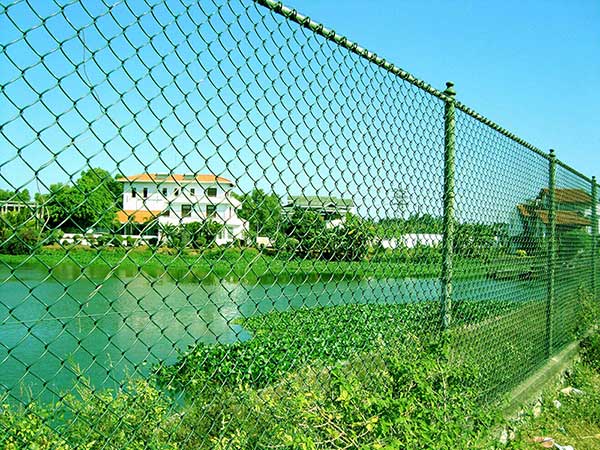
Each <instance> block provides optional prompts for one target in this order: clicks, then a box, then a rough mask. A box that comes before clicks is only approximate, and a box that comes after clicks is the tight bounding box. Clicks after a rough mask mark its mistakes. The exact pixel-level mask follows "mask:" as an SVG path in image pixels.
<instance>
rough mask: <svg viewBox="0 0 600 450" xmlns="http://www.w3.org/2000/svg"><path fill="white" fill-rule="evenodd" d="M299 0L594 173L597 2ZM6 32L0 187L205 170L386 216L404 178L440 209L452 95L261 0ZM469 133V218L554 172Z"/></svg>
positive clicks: (49, 18)
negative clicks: (442, 96) (100, 172)
mask: <svg viewBox="0 0 600 450" xmlns="http://www.w3.org/2000/svg"><path fill="white" fill-rule="evenodd" d="M288 4H289V5H290V6H292V7H297V8H298V9H299V10H300V12H302V13H304V14H306V15H309V16H311V17H312V18H313V19H315V20H318V21H321V22H323V23H324V24H325V25H326V26H328V27H331V28H334V29H335V30H336V31H338V32H339V33H340V34H343V35H346V36H347V37H348V38H349V39H351V40H353V41H356V42H358V43H359V44H361V45H362V46H364V47H366V48H368V49H369V50H371V51H373V52H376V53H377V54H379V55H380V56H383V57H385V58H386V59H388V60H389V61H391V62H393V63H395V64H396V65H398V66H400V67H402V68H403V69H405V70H407V71H409V72H411V73H413V74H414V75H415V76H417V77H419V78H421V79H423V80H424V81H426V82H428V83H430V84H432V85H433V86H436V87H438V88H440V89H443V87H444V83H445V81H446V80H449V79H450V80H453V81H454V82H455V83H456V88H457V90H458V99H459V100H460V101H461V102H463V103H465V104H467V105H468V106H470V107H472V108H474V109H476V110H477V111H479V112H480V113H482V114H484V115H486V116H488V117H489V118H490V119H492V120H494V121H496V122H498V123H499V124H500V125H502V126H504V127H505V128H508V129H509V130H511V131H512V132H514V133H516V134H518V135H519V136H521V137H522V138H524V139H525V140H527V141H529V142H531V143H532V144H534V145H536V146H538V147H540V148H542V149H548V148H550V147H554V148H555V149H556V150H557V152H558V155H559V157H560V158H561V159H562V160H563V161H565V162H567V163H569V164H572V165H573V166H574V167H576V168H577V169H579V170H581V171H582V172H584V173H586V174H589V175H592V174H594V173H596V172H598V168H600V162H598V159H597V157H595V156H594V155H595V153H596V152H597V151H598V149H600V127H599V126H598V124H600V120H599V114H600V113H599V112H598V111H599V110H600V109H599V108H598V106H597V105H599V104H600V101H599V100H600V90H599V89H598V86H600V83H599V81H600V79H599V77H600V75H599V73H600V57H599V55H600V27H598V26H594V25H595V24H596V25H597V24H598V23H600V12H599V11H600V9H599V8H600V6H598V5H597V4H594V3H592V2H588V3H585V2H579V3H576V4H575V3H573V5H566V4H563V5H561V4H559V3H553V2H543V3H542V2H539V3H533V2H529V3H528V2H521V3H516V2H515V3H510V2H502V3H501V4H500V3H498V4H497V5H496V6H494V5H491V4H490V2H485V4H484V3H483V2H478V3H475V2H473V3H457V2H453V3H452V5H450V2H439V3H438V2H392V1H390V2H388V3H387V4H386V2H377V3H376V4H375V3H371V2H359V1H345V2H343V8H342V7H340V6H339V5H340V3H339V2H317V1H303V2H297V4H294V2H291V3H288ZM365 5H367V6H365ZM375 5H376V6H375ZM450 6H451V7H450ZM0 41H1V42H2V44H3V46H4V47H3V51H2V52H0V85H1V86H2V88H3V89H2V91H0V149H1V152H2V153H0V188H6V187H8V188H22V187H28V188H29V189H30V190H32V191H37V190H40V191H45V190H46V189H47V188H48V186H49V185H50V184H52V183H56V182H66V181H69V180H70V179H71V180H73V179H75V178H77V176H78V173H79V172H80V171H81V170H85V169H86V168H88V167H89V166H93V167H102V168H105V169H107V170H109V171H110V172H111V173H113V174H114V173H117V172H121V173H125V174H134V173H139V172H144V171H147V172H161V173H163V172H169V171H172V172H175V173H177V172H179V173H181V172H184V173H198V172H199V173H204V172H212V173H215V174H218V175H223V176H227V177H229V178H232V179H234V180H235V181H236V182H237V183H238V186H239V188H240V190H242V191H248V190H250V189H252V188H254V187H260V188H263V189H265V190H268V191H271V190H272V191H274V192H276V193H278V194H279V195H281V196H284V197H285V196H286V195H287V194H293V195H298V194H302V193H304V194H306V195H314V194H321V195H325V194H329V195H335V196H342V197H351V198H353V199H354V200H355V202H356V203H357V205H358V207H359V212H362V213H364V214H368V215H371V216H375V217H376V216H379V217H382V216H387V215H389V214H397V213H398V212H397V211H393V207H392V205H393V204H394V203H397V202H395V200H394V193H395V192H398V191H399V190H400V191H402V192H403V196H404V200H403V203H404V204H405V205H406V206H405V209H406V211H405V213H429V214H440V212H441V199H442V195H441V193H442V189H443V183H442V181H443V180H442V167H443V160H442V154H443V103H442V102H440V101H439V100H438V99H436V98H435V97H432V96H430V95H429V94H426V93H424V92H423V91H420V90H419V89H417V88H415V87H414V86H412V85H410V84H409V83H407V82H405V81H403V80H400V79H399V78H398V77H394V76H393V75H391V74H389V73H387V72H385V71H384V70H382V69H380V68H378V67H376V66H374V65H373V64H369V63H368V62H366V61H365V60H363V59H361V58H359V57H357V56H356V55H353V54H351V53H349V52H347V51H346V50H345V49H342V48H339V47H337V46H336V45H334V44H332V43H330V42H327V41H325V40H324V39H322V38H320V37H318V36H316V35H314V34H313V33H311V32H309V31H307V30H305V29H302V28H300V27H298V26H297V25H296V24H294V23H291V22H287V21H286V20H285V19H283V18H282V17H281V16H278V15H276V14H274V13H272V12H270V11H268V10H266V9H265V8H262V7H259V6H256V5H255V4H254V3H253V2H252V1H250V0H231V1H225V0H214V1H212V0H206V1H204V0H203V1H201V2H198V1H196V0H167V1H165V2H163V1H160V0H146V1H143V0H130V1H127V2H124V1H121V0H111V1H108V0H106V1H105V2H100V1H90V2H84V3H79V2H75V1H72V0H67V1H62V2H60V4H56V3H53V2H28V3H27V2H22V1H21V2H16V3H14V4H11V5H10V6H9V7H8V8H6V9H5V10H4V11H3V12H0ZM458 127H459V129H458V137H457V143H458V146H459V148H458V150H459V152H458V153H459V154H458V156H457V170H458V173H457V204H458V205H457V215H458V217H459V218H462V219H465V220H482V221H485V222H494V221H500V220H506V219H507V217H508V215H509V214H510V213H511V212H512V211H514V208H515V204H516V203H518V202H522V201H525V200H526V199H528V198H532V197H534V196H535V195H537V193H538V192H539V190H540V189H541V188H542V187H544V186H545V185H546V184H547V178H546V167H547V166H546V164H545V161H544V160H542V159H540V158H539V157H537V156H536V155H533V154H531V153H529V152H528V151H525V149H524V148H522V147H521V146H519V145H518V144H515V143H514V142H512V141H510V140H509V139H506V138H504V137H502V136H500V135H499V134H498V133H495V132H492V131H491V130H489V129H486V127H482V126H481V125H480V124H479V123H478V122H476V121H474V120H472V119H470V118H468V117H466V116H465V117H461V116H460V115H459V119H458ZM558 182H559V185H562V186H564V187H572V186H579V184H578V181H577V180H576V179H573V178H572V177H569V176H568V175H567V174H564V175H561V173H559V176H558ZM583 187H585V186H583Z"/></svg>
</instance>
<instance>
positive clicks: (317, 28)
mask: <svg viewBox="0 0 600 450" xmlns="http://www.w3.org/2000/svg"><path fill="white" fill-rule="evenodd" d="M254 1H255V2H256V3H258V4H259V5H261V6H264V7H266V8H268V9H270V10H272V11H274V12H275V13H277V14H280V15H282V16H284V17H285V18H287V19H289V20H291V21H292V22H295V23H297V24H299V25H300V26H302V27H304V28H307V29H309V30H311V31H313V32H314V33H316V34H318V35H320V36H322V37H324V38H325V39H328V40H330V41H332V42H334V43H336V44H337V45H340V46H342V47H344V48H346V49H347V50H349V51H350V52H352V53H355V54H356V55H358V56H360V57H361V58H365V59H366V60H368V61H370V62H372V63H374V64H376V65H378V66H379V67H381V68H383V69H385V70H387V71H388V72H390V73H392V74H394V75H396V76H398V77H400V78H402V79H403V80H405V81H407V82H409V83H411V84H413V85H414V86H417V87H419V88H421V89H423V90H424V91H426V92H428V93H429V94H431V95H433V96H435V97H437V98H439V99H440V100H444V101H449V100H451V99H450V97H448V96H447V95H446V94H445V93H444V92H443V91H440V90H438V89H436V88H434V87H433V86H431V85H430V84H428V83H426V82H424V81H422V80H419V79H418V78H417V77H415V76H414V75H412V74H410V73H409V72H407V71H406V70H404V69H401V68H400V67H398V66H396V65H394V64H392V63H391V62H389V61H386V60H385V59H384V58H382V57H380V56H377V54H375V53H373V52H370V51H369V50H367V49H366V48H364V47H361V46H359V45H358V44H357V43H356V42H352V41H350V40H349V39H348V38H346V37H345V36H342V35H339V34H337V33H336V32H335V31H334V30H332V29H330V28H326V27H325V26H324V25H323V24H321V23H319V22H315V21H314V20H312V19H310V18H309V17H308V16H304V15H302V14H300V13H299V12H298V11H296V10H295V9H291V8H288V7H287V6H285V5H283V4H282V3H281V2H277V1H275V0H254ZM456 107H457V108H458V109H459V110H460V111H462V112H464V113H465V114H468V115H469V116H471V117H472V118H474V119H475V120H478V121H479V122H481V123H483V124H484V125H487V126H489V127H490V128H492V129H494V130H496V131H497V132H499V133H500V134H502V135H504V136H506V137H507V138H509V139H512V140H513V141H515V142H517V143H518V144H520V145H522V146H523V147H525V148H528V149H529V150H531V151H533V152H534V153H537V154H538V155H540V156H542V157H543V158H546V159H549V155H548V153H546V152H544V151H543V150H541V149H540V148H538V147H536V146H535V145H533V144H531V143H529V142H527V141H526V140H524V139H521V138H520V137H518V136H517V135H516V134H514V133H511V132H510V131H508V130H507V129H506V128H503V127H502V126H500V125H498V124H497V123H495V122H494V121H492V120H490V119H488V118H487V117H485V116H483V115H481V114H479V113H478V112H477V111H475V110H473V109H471V108H469V107H468V106H466V105H464V104H462V103H460V102H456ZM557 163H558V164H559V165H560V166H562V167H564V168H565V169H567V170H570V171H571V172H573V173H574V174H575V175H578V176H580V177H581V178H583V179H584V180H586V181H588V182H591V181H592V180H591V178H589V177H587V176H586V175H584V174H582V173H581V172H579V171H577V170H575V169H573V168H572V167H570V166H568V165H567V164H565V163H563V162H562V161H559V160H558V159H557Z"/></svg>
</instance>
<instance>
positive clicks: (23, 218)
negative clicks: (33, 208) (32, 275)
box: [0, 209, 42, 255]
mask: <svg viewBox="0 0 600 450" xmlns="http://www.w3.org/2000/svg"><path fill="white" fill-rule="evenodd" d="M41 238H42V236H41V234H40V229H39V227H38V225H37V222H36V220H35V218H34V217H33V216H32V215H31V213H30V211H27V210H25V209H22V210H20V211H11V212H8V213H6V214H0V253H8V254H11V255H24V254H29V253H31V251H32V250H33V249H34V248H35V247H36V246H37V245H38V243H39V242H40V240H41Z"/></svg>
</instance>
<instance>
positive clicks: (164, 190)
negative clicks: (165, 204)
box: [162, 188, 169, 197]
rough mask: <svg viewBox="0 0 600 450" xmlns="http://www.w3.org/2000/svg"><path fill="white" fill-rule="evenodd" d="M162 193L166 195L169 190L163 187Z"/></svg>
mask: <svg viewBox="0 0 600 450" xmlns="http://www.w3.org/2000/svg"><path fill="white" fill-rule="evenodd" d="M162 193H163V195H164V196H165V197H166V196H167V194H168V193H169V191H168V190H167V188H163V190H162Z"/></svg>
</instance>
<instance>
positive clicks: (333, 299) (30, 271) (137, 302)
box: [0, 262, 545, 402]
mask: <svg viewBox="0 0 600 450" xmlns="http://www.w3.org/2000/svg"><path fill="white" fill-rule="evenodd" d="M544 289H545V288H544V286H542V285H540V284H537V283H532V282H523V281H493V280H488V279H480V280H469V281H458V282H455V284H454V294H453V296H454V298H455V299H457V300H458V299H479V300H481V301H485V300H491V299H498V298H507V297H509V298H511V299H512V300H516V301H519V300H531V299H534V298H540V299H541V298H543V296H544V295H545V290H544ZM439 292H440V282H439V280H437V279H422V278H406V279H361V280H344V279H328V280H310V281H308V280H305V281H302V280H299V279H298V277H295V279H291V278H290V279H284V278H281V277H280V278H278V279H277V280H275V281H274V282H272V283H265V282H263V283H260V284H244V283H241V282H236V281H234V280H229V281H226V280H216V279H211V280H207V281H206V282H204V283H198V282H197V280H196V281H193V280H186V279H185V278H183V279H181V280H178V281H176V280H174V279H173V278H172V277H171V276H168V275H163V276H155V275H149V274H147V273H145V272H143V271H137V270H135V269H132V268H118V269H116V270H114V271H112V272H109V271H108V270H107V269H106V266H104V265H103V266H95V265H91V266H89V267H87V268H86V269H85V270H84V271H82V270H81V269H80V268H79V266H77V265H76V264H74V263H68V262H67V263H62V264H60V265H58V266H57V267H54V268H52V270H49V269H48V268H47V267H45V266H43V265H42V264H37V263H28V264H25V265H22V266H20V267H18V268H16V269H9V268H8V267H6V266H3V267H1V268H0V391H4V392H8V393H9V394H10V397H11V398H12V399H22V400H23V399H30V398H33V399H37V400H41V401H43V402H47V401H52V400H55V399H56V398H57V396H58V395H60V393H61V392H64V391H65V390H68V389H69V388H71V387H72V386H73V384H74V382H75V381H76V378H77V376H78V375H83V376H84V377H85V378H87V379H89V380H90V382H91V384H92V385H93V386H94V387H98V388H99V387H108V388H115V387H117V386H119V384H121V383H122V381H123V379H124V378H125V377H126V376H127V375H132V376H136V375H146V374H147V373H148V372H149V370H150V368H151V367H152V366H153V365H154V364H155V363H157V362H159V361H165V362H167V363H170V362H173V361H175V360H176V358H177V354H178V353H177V352H178V350H185V349H186V348H187V347H188V346H189V345H190V344H193V343H198V342H204V343H215V342H222V343H230V342H234V341H236V340H245V339H249V338H250V335H249V333H248V332H246V331H245V330H244V329H243V328H241V327H240V326H239V325H236V324H234V323H232V322H233V320H234V319H236V318H239V317H248V316H251V315H254V314H264V313H268V312H269V311H272V310H286V309H295V308H301V307H315V306H330V305H339V304H343V303H374V302H377V303H400V302H414V301H435V300H437V299H439Z"/></svg>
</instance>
